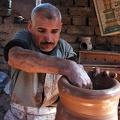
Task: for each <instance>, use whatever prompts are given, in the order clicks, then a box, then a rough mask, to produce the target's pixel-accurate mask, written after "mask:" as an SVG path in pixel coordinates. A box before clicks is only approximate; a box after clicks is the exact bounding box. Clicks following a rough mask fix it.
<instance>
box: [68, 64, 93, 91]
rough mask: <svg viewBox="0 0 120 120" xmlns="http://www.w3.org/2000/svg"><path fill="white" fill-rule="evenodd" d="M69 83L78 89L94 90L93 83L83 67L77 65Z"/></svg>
mask: <svg viewBox="0 0 120 120" xmlns="http://www.w3.org/2000/svg"><path fill="white" fill-rule="evenodd" d="M68 79H69V82H70V83H71V84H72V85H74V86H77V87H80V88H85V89H92V82H91V79H90V77H89V76H88V74H87V73H86V71H85V70H84V68H83V66H82V65H79V64H77V65H76V66H75V67H74V69H73V71H71V74H70V76H69V78H68Z"/></svg>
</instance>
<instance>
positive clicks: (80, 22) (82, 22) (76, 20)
mask: <svg viewBox="0 0 120 120" xmlns="http://www.w3.org/2000/svg"><path fill="white" fill-rule="evenodd" d="M73 25H86V18H82V17H81V18H80V17H77V18H73Z"/></svg>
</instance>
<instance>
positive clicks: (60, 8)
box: [58, 7, 68, 16]
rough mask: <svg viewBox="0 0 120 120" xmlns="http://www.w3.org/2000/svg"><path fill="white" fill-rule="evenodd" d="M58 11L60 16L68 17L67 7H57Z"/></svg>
mask: <svg viewBox="0 0 120 120" xmlns="http://www.w3.org/2000/svg"><path fill="white" fill-rule="evenodd" d="M58 9H59V10H60V12H61V14H62V16H63V15H68V8H67V7H58Z"/></svg>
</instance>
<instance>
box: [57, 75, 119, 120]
mask: <svg viewBox="0 0 120 120" xmlns="http://www.w3.org/2000/svg"><path fill="white" fill-rule="evenodd" d="M91 79H92V82H93V89H92V90H89V89H81V88H78V87H75V86H73V85H71V84H70V83H69V82H68V80H67V79H66V78H65V77H61V78H60V80H59V83H58V87H59V92H60V101H59V103H58V106H57V113H56V120H118V102H119V97H120V83H119V82H118V81H117V80H115V79H114V78H111V77H109V76H104V75H102V74H99V75H97V77H96V78H92V77H91Z"/></svg>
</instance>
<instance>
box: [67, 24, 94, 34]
mask: <svg viewBox="0 0 120 120" xmlns="http://www.w3.org/2000/svg"><path fill="white" fill-rule="evenodd" d="M67 33H68V34H81V35H94V27H88V26H69V27H68V28H67Z"/></svg>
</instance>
